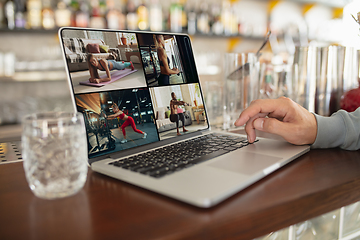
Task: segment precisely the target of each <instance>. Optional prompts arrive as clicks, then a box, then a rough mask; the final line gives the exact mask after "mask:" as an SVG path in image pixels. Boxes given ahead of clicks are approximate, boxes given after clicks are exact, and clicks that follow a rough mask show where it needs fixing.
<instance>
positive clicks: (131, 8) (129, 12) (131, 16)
mask: <svg viewBox="0 0 360 240" xmlns="http://www.w3.org/2000/svg"><path fill="white" fill-rule="evenodd" d="M137 6H138V4H137V1H136V0H128V2H127V4H126V26H127V29H129V30H137V28H138V20H139V18H138V15H137V13H136V9H137Z"/></svg>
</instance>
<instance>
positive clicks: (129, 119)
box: [106, 103, 147, 143]
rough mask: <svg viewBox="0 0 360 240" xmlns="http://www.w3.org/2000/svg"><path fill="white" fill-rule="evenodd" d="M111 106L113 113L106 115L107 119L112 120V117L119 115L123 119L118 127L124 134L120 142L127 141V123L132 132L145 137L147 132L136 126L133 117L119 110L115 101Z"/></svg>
mask: <svg viewBox="0 0 360 240" xmlns="http://www.w3.org/2000/svg"><path fill="white" fill-rule="evenodd" d="M112 108H113V111H114V114H111V115H109V116H107V117H106V118H107V119H109V120H112V119H115V118H117V117H119V118H120V119H121V120H123V121H124V123H123V124H122V125H121V127H120V128H121V131H122V133H123V135H124V139H123V140H122V141H121V143H126V142H127V139H126V131H125V128H126V127H127V126H129V125H130V126H131V128H132V129H133V130H134V132H137V133H140V134H142V135H143V138H146V135H147V134H146V133H145V132H142V131H140V130H139V129H137V128H136V126H135V121H134V119H133V118H132V117H130V116H128V115H126V114H125V113H124V112H123V111H121V110H120V109H119V107H118V106H117V104H116V103H113V105H112Z"/></svg>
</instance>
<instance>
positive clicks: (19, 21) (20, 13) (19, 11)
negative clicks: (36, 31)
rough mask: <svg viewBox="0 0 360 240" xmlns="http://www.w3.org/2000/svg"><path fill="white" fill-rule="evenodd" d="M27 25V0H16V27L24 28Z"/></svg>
mask: <svg viewBox="0 0 360 240" xmlns="http://www.w3.org/2000/svg"><path fill="white" fill-rule="evenodd" d="M25 26H26V8H25V1H23V0H15V27H16V28H19V29H23V28H25Z"/></svg>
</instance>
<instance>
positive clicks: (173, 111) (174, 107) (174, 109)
mask: <svg viewBox="0 0 360 240" xmlns="http://www.w3.org/2000/svg"><path fill="white" fill-rule="evenodd" d="M171 98H172V99H171V101H170V121H171V122H175V123H176V132H177V135H178V136H181V134H180V132H179V119H180V120H181V122H182V128H183V132H184V133H185V132H187V131H188V130H186V129H185V116H184V113H182V112H181V113H180V112H178V106H179V105H183V106H190V104H188V103H186V102H184V101H178V100H177V99H176V95H175V93H174V92H172V93H171Z"/></svg>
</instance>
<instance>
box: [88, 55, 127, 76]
mask: <svg viewBox="0 0 360 240" xmlns="http://www.w3.org/2000/svg"><path fill="white" fill-rule="evenodd" d="M87 63H88V66H89V72H90V78H89V81H90V82H91V83H101V82H109V81H111V75H110V71H112V70H124V69H125V68H127V67H130V68H131V70H134V65H133V63H132V62H124V61H122V62H117V61H115V60H111V59H110V60H106V59H102V58H101V59H96V58H95V57H94V55H93V54H92V53H89V54H88V55H87ZM98 70H101V71H105V72H106V75H107V77H105V78H101V77H100V76H99V73H98Z"/></svg>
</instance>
